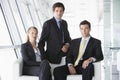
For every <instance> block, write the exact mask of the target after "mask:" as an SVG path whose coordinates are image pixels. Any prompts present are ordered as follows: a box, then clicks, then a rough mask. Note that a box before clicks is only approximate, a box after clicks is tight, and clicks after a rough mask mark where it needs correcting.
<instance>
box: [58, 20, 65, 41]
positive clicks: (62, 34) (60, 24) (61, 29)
mask: <svg viewBox="0 0 120 80" xmlns="http://www.w3.org/2000/svg"><path fill="white" fill-rule="evenodd" d="M59 27H60V34H61V38H62V42H63V39H64V38H63V36H64V33H63V27H62V21H59Z"/></svg>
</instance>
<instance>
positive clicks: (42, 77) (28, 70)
mask: <svg viewBox="0 0 120 80" xmlns="http://www.w3.org/2000/svg"><path fill="white" fill-rule="evenodd" d="M50 68H51V67H50V65H49V63H48V61H47V60H43V61H41V63H40V66H23V75H32V76H39V80H52V76H51V71H50Z"/></svg>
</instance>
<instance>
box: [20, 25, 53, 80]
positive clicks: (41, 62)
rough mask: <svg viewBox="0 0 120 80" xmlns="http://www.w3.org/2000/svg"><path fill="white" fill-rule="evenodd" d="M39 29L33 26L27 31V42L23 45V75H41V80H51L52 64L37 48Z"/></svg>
mask: <svg viewBox="0 0 120 80" xmlns="http://www.w3.org/2000/svg"><path fill="white" fill-rule="evenodd" d="M37 36H38V30H37V28H36V27H34V26H32V27H30V28H29V29H28V31H27V42H26V43H24V44H22V45H21V53H22V57H23V75H33V76H39V80H51V72H50V65H49V62H48V61H47V60H45V59H44V54H43V53H41V52H40V50H39V49H38V48H37V43H36V39H37Z"/></svg>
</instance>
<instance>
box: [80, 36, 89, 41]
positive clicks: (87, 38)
mask: <svg viewBox="0 0 120 80" xmlns="http://www.w3.org/2000/svg"><path fill="white" fill-rule="evenodd" d="M90 37H91V36H90V35H89V36H88V37H86V38H84V37H82V39H85V40H87V41H89V39H90Z"/></svg>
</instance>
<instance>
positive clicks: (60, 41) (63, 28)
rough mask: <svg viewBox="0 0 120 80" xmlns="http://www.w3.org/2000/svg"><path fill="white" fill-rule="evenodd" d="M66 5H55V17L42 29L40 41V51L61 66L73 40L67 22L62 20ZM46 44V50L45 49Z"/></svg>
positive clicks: (58, 3) (50, 60)
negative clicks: (62, 59)
mask: <svg viewBox="0 0 120 80" xmlns="http://www.w3.org/2000/svg"><path fill="white" fill-rule="evenodd" d="M64 10H65V8H64V5H63V4H62V3H60V2H57V3H55V4H54V5H53V14H54V17H53V18H52V19H50V20H47V21H46V22H45V23H44V25H43V29H42V33H41V38H40V41H39V44H38V46H39V49H40V50H41V51H42V52H44V53H45V54H46V58H47V60H48V61H49V62H50V63H54V64H59V63H60V62H61V58H62V57H63V56H65V55H66V53H67V51H68V48H69V46H70V44H69V42H70V40H71V38H70V35H69V32H68V25H67V22H66V21H65V20H63V19H61V18H62V16H63V13H64ZM45 42H46V50H45V49H44V47H45Z"/></svg>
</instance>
